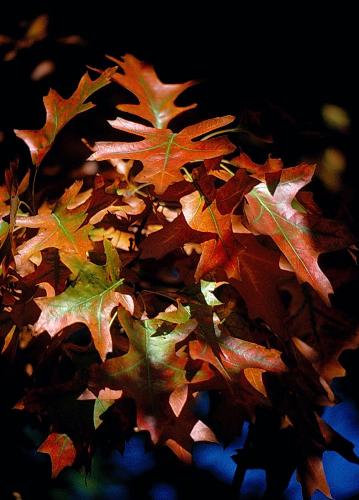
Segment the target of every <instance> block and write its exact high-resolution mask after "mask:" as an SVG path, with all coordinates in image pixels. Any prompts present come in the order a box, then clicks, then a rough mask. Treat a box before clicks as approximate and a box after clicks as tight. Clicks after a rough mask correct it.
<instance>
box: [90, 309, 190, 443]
mask: <svg viewBox="0 0 359 500" xmlns="http://www.w3.org/2000/svg"><path fill="white" fill-rule="evenodd" d="M118 317H119V321H120V323H121V325H122V327H123V328H124V330H125V332H126V334H127V336H128V338H129V341H130V347H129V350H128V352H127V354H124V355H123V356H118V357H115V358H111V359H108V360H107V361H106V362H105V363H104V364H103V365H102V366H97V367H94V369H93V372H92V377H91V378H92V384H98V383H101V384H102V385H104V386H106V387H109V388H110V389H122V390H123V391H124V395H125V396H127V397H132V398H134V399H135V400H136V403H137V426H138V427H139V428H140V429H146V430H148V431H149V432H150V433H151V436H152V438H153V441H154V442H157V441H158V439H159V434H160V432H161V425H160V423H161V421H162V422H164V421H165V420H166V419H167V418H168V411H169V410H170V407H169V397H170V394H171V393H172V392H173V391H174V390H175V389H176V388H178V387H181V386H183V385H185V384H186V383H187V380H186V371H185V369H184V368H185V365H186V362H187V358H183V357H179V356H177V354H176V350H175V348H176V344H177V343H178V342H180V341H181V340H183V339H185V338H186V337H187V336H188V335H189V333H190V332H191V331H192V330H193V329H194V328H195V327H196V325H197V322H196V321H195V320H190V321H188V322H187V323H184V324H182V325H178V327H177V328H176V329H175V330H173V331H170V332H169V333H168V334H167V335H160V336H156V335H155V333H156V331H157V328H158V327H159V326H161V324H162V321H160V320H158V319H155V320H145V321H142V322H141V321H137V320H134V319H133V318H132V317H131V316H130V314H129V313H128V312H127V311H125V310H124V309H122V308H120V309H119V311H118ZM171 413H172V414H173V412H171Z"/></svg>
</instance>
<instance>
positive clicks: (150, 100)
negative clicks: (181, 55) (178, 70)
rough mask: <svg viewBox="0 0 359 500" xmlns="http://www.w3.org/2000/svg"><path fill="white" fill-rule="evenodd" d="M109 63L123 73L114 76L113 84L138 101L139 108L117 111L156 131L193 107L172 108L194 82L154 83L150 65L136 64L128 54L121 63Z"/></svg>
mask: <svg viewBox="0 0 359 500" xmlns="http://www.w3.org/2000/svg"><path fill="white" fill-rule="evenodd" d="M109 59H111V61H113V62H114V63H115V64H117V65H118V66H119V67H120V68H121V69H122V70H123V72H124V73H123V74H121V73H115V74H114V75H113V77H112V79H113V81H114V82H116V83H119V84H120V85H122V87H125V89H127V90H129V91H130V92H132V93H133V94H134V95H135V96H136V97H137V99H138V101H139V104H120V105H118V106H117V108H118V109H120V110H121V111H125V112H126V113H131V114H133V115H136V116H140V117H141V118H144V119H145V120H148V121H149V122H150V123H152V125H153V126H154V127H156V128H166V127H167V125H168V123H169V122H170V121H171V120H172V119H173V118H175V117H176V116H177V115H179V114H180V113H183V112H184V111H187V110H189V109H192V108H194V107H195V106H196V104H191V105H189V106H185V107H179V106H176V105H175V100H176V99H177V97H178V96H179V95H180V94H181V93H182V92H184V91H185V90H186V89H188V87H191V86H192V85H195V84H196V82H194V81H190V82H186V83H175V84H173V83H172V84H164V83H162V82H161V81H160V80H159V79H158V77H157V75H156V73H155V71H154V69H153V67H152V66H151V65H149V64H146V63H144V62H142V61H139V60H138V59H137V58H136V57H134V56H132V55H130V54H126V55H125V56H123V58H122V60H118V59H115V58H114V57H109Z"/></svg>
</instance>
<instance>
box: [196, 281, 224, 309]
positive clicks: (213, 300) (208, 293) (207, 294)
mask: <svg viewBox="0 0 359 500" xmlns="http://www.w3.org/2000/svg"><path fill="white" fill-rule="evenodd" d="M222 284H223V282H221V283H216V282H215V281H205V280H201V292H202V295H203V297H204V300H205V301H206V304H208V305H209V306H212V307H214V306H219V305H220V304H222V302H221V301H220V300H218V299H217V297H216V296H215V295H214V293H213V292H214V291H215V289H216V288H218V286H220V285H222Z"/></svg>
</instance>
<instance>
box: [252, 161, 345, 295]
mask: <svg viewBox="0 0 359 500" xmlns="http://www.w3.org/2000/svg"><path fill="white" fill-rule="evenodd" d="M314 170H315V167H314V166H311V165H305V164H303V165H299V166H297V167H292V168H287V169H286V170H283V172H282V176H281V180H280V182H279V184H278V187H277V189H276V191H275V193H274V195H272V194H271V193H270V192H269V191H268V188H267V187H266V185H265V184H264V183H260V184H258V185H257V186H255V187H254V188H253V189H252V191H251V192H250V193H248V194H247V195H246V200H247V204H246V205H245V214H246V216H247V219H248V223H249V229H250V230H251V231H253V232H256V233H260V234H265V235H268V236H270V237H271V238H272V239H273V241H274V242H275V243H276V244H277V246H278V247H279V248H280V250H281V251H282V252H283V254H284V255H285V257H286V258H287V260H288V261H289V263H290V264H291V266H292V268H293V270H294V271H295V273H296V275H297V277H298V278H299V279H300V280H301V281H306V282H308V283H309V284H310V285H311V286H312V287H313V288H314V289H315V290H316V291H317V292H318V294H319V295H320V296H321V297H322V299H323V300H324V301H325V302H326V303H329V297H328V296H329V294H330V293H333V288H332V285H331V284H330V282H329V280H328V278H327V277H326V276H325V274H324V273H323V271H322V270H321V269H320V267H319V265H318V257H319V255H320V254H321V253H323V252H330V251H334V250H338V249H341V248H345V247H346V246H348V244H350V243H351V236H350V235H349V234H348V233H347V231H346V230H345V229H344V228H343V226H342V225H341V224H339V223H337V222H335V221H331V220H326V219H322V218H319V217H317V216H315V215H311V214H307V213H303V212H299V211H297V210H295V209H294V208H293V207H292V201H293V200H294V198H295V196H296V194H297V192H298V191H299V189H301V188H302V187H303V186H305V185H306V184H308V182H309V181H310V180H311V178H312V176H313V174H314Z"/></svg>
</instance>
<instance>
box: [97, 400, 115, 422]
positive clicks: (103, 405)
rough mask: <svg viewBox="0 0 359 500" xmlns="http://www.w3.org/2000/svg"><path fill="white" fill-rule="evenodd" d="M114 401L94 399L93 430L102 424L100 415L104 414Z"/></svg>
mask: <svg viewBox="0 0 359 500" xmlns="http://www.w3.org/2000/svg"><path fill="white" fill-rule="evenodd" d="M114 402H115V401H114V400H110V399H98V398H97V399H96V400H95V405H94V409H93V424H94V427H95V429H97V428H98V427H100V425H101V424H102V419H101V415H102V414H103V413H105V412H106V411H107V410H108V409H109V408H110V406H112V405H113V403H114Z"/></svg>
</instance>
